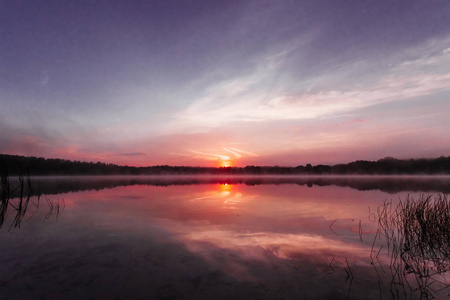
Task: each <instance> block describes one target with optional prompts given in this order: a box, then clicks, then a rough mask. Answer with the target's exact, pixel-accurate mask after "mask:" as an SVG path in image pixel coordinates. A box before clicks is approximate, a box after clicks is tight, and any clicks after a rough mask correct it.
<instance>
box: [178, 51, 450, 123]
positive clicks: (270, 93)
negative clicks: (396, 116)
mask: <svg viewBox="0 0 450 300" xmlns="http://www.w3.org/2000/svg"><path fill="white" fill-rule="evenodd" d="M445 49H447V48H445ZM445 49H444V50H443V51H440V52H437V53H434V54H433V55H430V54H429V53H427V54H426V55H424V56H423V57H420V58H418V59H414V60H406V61H402V62H400V63H398V64H397V65H395V66H391V67H390V68H388V69H386V70H385V71H384V72H382V74H381V75H379V76H378V77H377V78H372V79H371V80H370V82H369V83H366V84H364V86H362V87H361V86H359V87H358V88H352V89H340V88H339V86H335V87H334V88H327V89H324V88H323V89H321V90H314V89H313V90H310V89H309V90H306V92H300V93H299V92H287V90H289V89H295V88H294V87H295V86H296V84H295V83H292V82H291V83H286V84H287V85H288V86H287V87H286V86H285V87H284V89H277V88H275V87H274V88H273V89H271V90H267V89H264V85H265V84H266V83H267V80H268V78H269V77H272V76H273V72H276V70H272V71H271V70H265V71H267V72H266V73H263V72H261V70H260V69H257V70H256V71H255V72H254V73H253V74H250V75H247V76H244V77H240V78H235V79H230V80H229V81H227V82H221V83H219V84H216V85H215V86H213V87H211V88H209V89H208V91H207V94H206V95H205V96H204V97H203V98H200V99H198V100H197V101H194V102H193V103H192V104H191V105H190V106H189V107H188V108H187V109H186V110H185V111H183V112H181V113H180V114H178V115H177V116H176V117H177V121H178V122H179V123H180V124H183V126H184V128H189V127H193V128H195V127H197V128H202V127H204V128H210V127H211V126H222V125H224V124H229V123H234V122H264V121H274V120H305V119H314V118H318V117H322V116H334V115H337V114H343V113H347V112H349V111H353V110H356V109H360V108H365V107H369V106H373V105H378V104H383V103H389V102H398V101H405V100H408V99H413V98H417V97H421V96H425V95H431V94H434V93H437V92H441V91H446V90H450V72H449V70H450V52H449V51H446V50H445ZM271 72H272V73H271ZM346 72H348V71H346ZM338 75H339V74H330V77H331V76H334V77H336V76H338ZM317 80H321V79H320V78H318V79H317ZM354 80H355V78H353V79H352V81H353V87H357V86H358V85H357V84H355V83H354ZM309 81H310V82H312V83H313V82H314V80H309ZM303 84H304V83H303V82H299V83H298V86H302V85H303ZM313 85H314V83H313ZM297 89H298V87H297Z"/></svg>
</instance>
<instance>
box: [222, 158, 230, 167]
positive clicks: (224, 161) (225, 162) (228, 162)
mask: <svg viewBox="0 0 450 300" xmlns="http://www.w3.org/2000/svg"><path fill="white" fill-rule="evenodd" d="M219 166H220V167H222V168H228V167H231V166H232V163H231V160H229V159H226V160H225V159H221V160H219Z"/></svg>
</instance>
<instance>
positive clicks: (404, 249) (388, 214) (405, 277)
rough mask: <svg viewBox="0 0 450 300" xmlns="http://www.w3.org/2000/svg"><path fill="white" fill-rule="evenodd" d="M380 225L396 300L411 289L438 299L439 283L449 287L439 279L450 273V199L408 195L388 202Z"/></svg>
mask: <svg viewBox="0 0 450 300" xmlns="http://www.w3.org/2000/svg"><path fill="white" fill-rule="evenodd" d="M378 225H379V229H378V230H379V234H378V235H382V236H383V237H384V238H385V241H386V244H387V249H388V253H389V254H390V271H391V284H390V286H391V296H392V297H393V298H394V299H401V298H407V296H406V295H407V291H408V290H410V291H412V292H418V293H420V299H434V298H435V296H436V292H438V291H439V290H441V289H439V290H436V289H435V287H436V286H440V287H442V289H446V288H448V287H449V284H448V283H445V280H444V281H443V280H439V278H441V277H442V276H444V275H445V274H447V273H448V272H450V202H449V200H448V198H447V196H446V195H438V196H435V197H433V196H431V195H427V196H425V195H421V196H420V197H419V198H417V199H414V198H412V197H409V196H408V197H407V198H406V199H405V200H401V199H400V200H399V202H398V203H397V204H396V205H394V204H393V202H392V201H386V202H384V204H383V205H382V206H381V207H379V208H378ZM376 238H377V236H375V239H376ZM374 243H375V240H374ZM381 247H383V246H381ZM380 251H381V248H380V249H379V251H378V254H379V252H380ZM378 254H377V256H378ZM372 261H373V258H372Z"/></svg>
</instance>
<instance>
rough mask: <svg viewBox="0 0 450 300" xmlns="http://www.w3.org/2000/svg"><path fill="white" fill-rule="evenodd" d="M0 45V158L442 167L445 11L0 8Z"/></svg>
mask: <svg viewBox="0 0 450 300" xmlns="http://www.w3.org/2000/svg"><path fill="white" fill-rule="evenodd" d="M0 38H1V39H0V41H1V42H0V153H3V154H15V155H27V156H28V155H31V156H39V157H45V158H63V159H71V160H81V161H94V162H96V161H102V162H106V163H115V164H120V165H132V166H147V165H166V164H167V165H190V166H246V165H280V166H297V165H305V164H307V163H311V164H335V163H345V162H350V161H354V160H378V159H380V158H383V157H387V156H389V157H396V158H422V157H427V158H432V157H439V156H450V135H449V132H450V118H449V116H450V2H449V1H447V0H429V1H423V0H406V1H404V0H396V1H393V0H390V1H388V0H378V1H367V0H346V1H344V0H329V1H325V0H310V1H306V0H296V1H295V0H292V1H291V0H279V1H266V0H258V1H253V0H252V1H246V0H242V1H234V0H227V1H214V0H208V1H206V0H205V1H202V0H198V1H188V0H185V1H177V0H161V1H159V0H154V1H133V0H111V1H101V0H97V1H94V0H91V1H84V0H80V1H58V0H54V1H51V0H42V1H34V0H0Z"/></svg>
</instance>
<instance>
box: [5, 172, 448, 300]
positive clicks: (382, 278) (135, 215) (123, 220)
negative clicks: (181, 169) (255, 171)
mask: <svg viewBox="0 0 450 300" xmlns="http://www.w3.org/2000/svg"><path fill="white" fill-rule="evenodd" d="M32 183H33V192H34V193H33V194H32V195H31V197H30V200H29V202H28V206H27V211H26V213H25V214H23V216H21V217H20V218H19V220H18V218H17V206H18V203H19V199H18V198H14V199H11V200H10V203H11V205H9V207H8V210H7V213H6V216H5V220H4V221H3V224H2V228H0V253H1V255H0V268H1V271H0V295H1V296H0V298H1V297H3V298H5V299H12V298H15V299H40V298H42V299H62V298H64V299H349V298H350V299H361V298H364V299H380V298H381V299H392V298H399V299H403V298H407V299H410V298H412V299H416V298H417V299H420V297H421V296H422V298H424V295H425V294H423V293H422V294H421V293H420V290H417V291H414V289H417V286H412V287H409V286H408V285H407V284H408V282H407V280H408V278H406V281H403V282H400V283H396V282H395V280H396V279H395V278H396V274H395V270H397V269H396V268H395V267H394V269H392V261H391V260H392V255H391V254H390V252H389V251H388V246H387V245H386V244H385V243H386V240H385V239H384V238H383V236H382V235H381V234H380V231H379V230H380V229H379V222H378V218H379V216H380V208H383V207H386V203H391V201H392V205H394V204H395V203H396V202H397V201H398V199H405V198H406V197H408V196H409V197H412V198H414V197H417V198H418V197H420V195H421V194H424V193H425V194H427V195H428V194H431V195H438V194H442V193H446V192H447V191H446V189H447V188H448V187H449V183H450V179H449V178H448V177H433V178H425V177H362V178H356V177H286V176H284V177H283V176H280V177H272V178H268V177H246V178H241V177H227V178H220V177H207V176H206V177H175V178H163V177H58V178H51V177H45V178H32ZM14 184H15V182H14V181H12V182H11V185H12V186H13V185H14ZM16 193H17V192H16ZM38 194H39V197H38ZM16 196H17V195H16ZM17 197H18V196H17ZM386 201H388V202H386ZM374 253H375V254H374ZM393 270H394V271H393ZM448 275H449V274H448V272H447V273H445V272H444V273H443V274H440V275H439V278H433V280H434V281H435V282H434V283H433V284H432V288H433V290H432V293H433V295H434V296H435V297H437V298H441V299H446V298H447V297H448V294H449V293H450V291H449V287H448V283H449V282H450V279H449V276H448ZM408 276H409V275H408ZM393 278H394V279H393ZM409 280H410V281H411V282H413V281H414V280H415V278H413V277H412V276H410V278H409ZM397 281H398V280H397ZM431 282H432V281H431V280H430V282H429V283H431ZM429 283H428V284H429ZM416 285H417V284H416Z"/></svg>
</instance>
